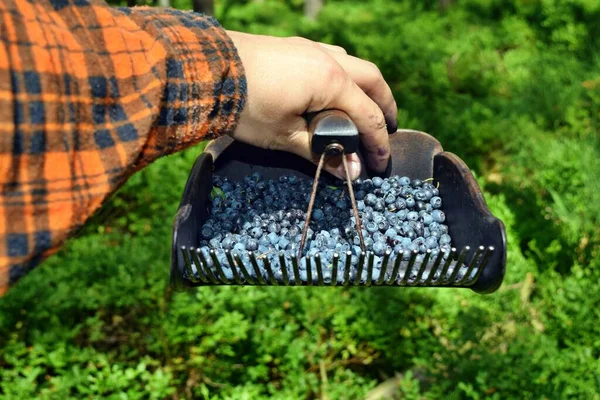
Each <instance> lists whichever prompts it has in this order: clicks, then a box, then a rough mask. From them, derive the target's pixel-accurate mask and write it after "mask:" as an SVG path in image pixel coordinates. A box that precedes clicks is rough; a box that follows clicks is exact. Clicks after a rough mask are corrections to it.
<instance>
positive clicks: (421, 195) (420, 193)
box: [415, 190, 427, 201]
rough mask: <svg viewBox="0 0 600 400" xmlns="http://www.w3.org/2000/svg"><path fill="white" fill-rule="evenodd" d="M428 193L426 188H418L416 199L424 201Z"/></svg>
mask: <svg viewBox="0 0 600 400" xmlns="http://www.w3.org/2000/svg"><path fill="white" fill-rule="evenodd" d="M426 197H427V196H426V195H425V191H424V190H417V191H416V192H415V199H417V200H418V201H424V200H425V199H426Z"/></svg>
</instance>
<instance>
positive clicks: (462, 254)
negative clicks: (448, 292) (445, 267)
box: [449, 246, 471, 285]
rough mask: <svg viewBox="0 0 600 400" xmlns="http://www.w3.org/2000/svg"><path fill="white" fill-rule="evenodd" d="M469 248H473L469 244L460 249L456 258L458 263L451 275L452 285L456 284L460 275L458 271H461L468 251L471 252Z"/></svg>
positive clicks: (450, 281)
mask: <svg viewBox="0 0 600 400" xmlns="http://www.w3.org/2000/svg"><path fill="white" fill-rule="evenodd" d="M469 250H471V248H470V247H469V246H465V247H463V249H462V250H461V251H460V253H459V255H458V260H456V264H455V265H454V270H453V271H452V275H450V280H449V283H450V284H451V285H456V282H455V280H456V277H457V276H458V273H459V272H460V270H461V268H462V267H463V264H464V262H465V258H467V253H468V252H469Z"/></svg>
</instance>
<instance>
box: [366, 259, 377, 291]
mask: <svg viewBox="0 0 600 400" xmlns="http://www.w3.org/2000/svg"><path fill="white" fill-rule="evenodd" d="M373 264H375V254H373V253H372V252H371V253H369V261H368V262H367V282H366V285H367V286H371V283H373Z"/></svg>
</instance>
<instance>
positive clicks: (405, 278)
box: [400, 250, 419, 285]
mask: <svg viewBox="0 0 600 400" xmlns="http://www.w3.org/2000/svg"><path fill="white" fill-rule="evenodd" d="M417 254H419V251H418V250H413V251H412V252H411V254H410V258H409V259H408V265H407V266H406V270H405V271H404V276H403V277H402V279H401V280H400V285H407V284H408V278H409V277H410V273H411V272H412V269H413V267H414V265H415V260H416V259H417Z"/></svg>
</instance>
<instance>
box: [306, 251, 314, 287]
mask: <svg viewBox="0 0 600 400" xmlns="http://www.w3.org/2000/svg"><path fill="white" fill-rule="evenodd" d="M310 260H311V257H310V256H308V257H306V284H307V285H308V286H312V284H313V280H312V263H311V262H310Z"/></svg>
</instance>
